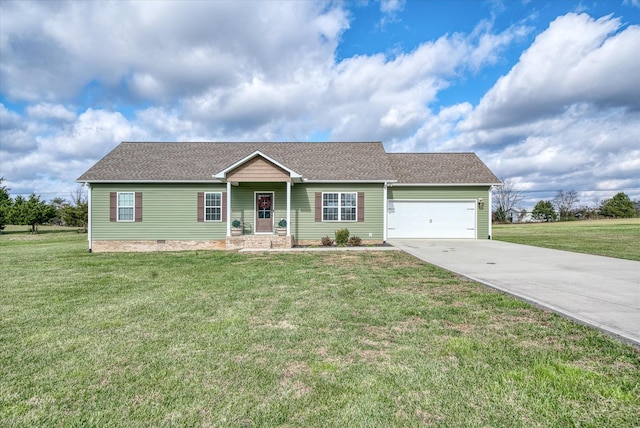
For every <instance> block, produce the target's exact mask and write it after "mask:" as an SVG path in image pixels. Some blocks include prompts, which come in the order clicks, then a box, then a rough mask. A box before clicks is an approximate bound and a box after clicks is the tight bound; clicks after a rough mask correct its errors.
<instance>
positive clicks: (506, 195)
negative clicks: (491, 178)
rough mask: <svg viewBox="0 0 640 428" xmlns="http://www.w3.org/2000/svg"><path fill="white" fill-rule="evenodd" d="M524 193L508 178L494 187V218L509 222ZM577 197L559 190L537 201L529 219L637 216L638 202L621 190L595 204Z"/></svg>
mask: <svg viewBox="0 0 640 428" xmlns="http://www.w3.org/2000/svg"><path fill="white" fill-rule="evenodd" d="M522 199H523V192H522V191H521V190H520V189H519V188H518V187H517V186H516V185H515V184H514V183H513V181H511V180H508V179H507V180H504V184H503V185H502V186H500V187H498V188H496V189H494V191H493V194H492V204H493V206H494V207H495V209H496V210H495V212H494V213H493V215H494V220H495V221H496V222H501V223H506V222H509V221H512V219H511V218H510V216H509V214H508V213H509V212H511V211H512V210H516V208H515V207H516V206H517V205H518V204H519V203H520V202H522ZM579 202H580V199H579V198H578V192H576V191H575V190H569V191H564V190H559V191H558V192H557V193H556V195H555V197H554V198H553V199H551V200H541V201H539V202H538V203H537V204H536V205H535V207H534V208H533V211H531V219H532V220H537V221H558V220H560V221H566V220H574V219H590V218H600V217H608V218H630V217H634V216H636V215H638V212H637V211H638V208H639V207H640V202H635V203H634V202H633V201H632V200H631V199H630V198H629V196H628V195H627V194H626V193H624V192H619V193H617V194H616V195H615V196H613V197H612V198H609V199H605V200H603V201H601V202H600V203H599V204H598V206H597V207H595V208H591V207H585V206H582V207H580V206H578V203H579ZM519 211H520V212H519V217H521V218H522V217H524V215H525V214H526V211H525V210H519Z"/></svg>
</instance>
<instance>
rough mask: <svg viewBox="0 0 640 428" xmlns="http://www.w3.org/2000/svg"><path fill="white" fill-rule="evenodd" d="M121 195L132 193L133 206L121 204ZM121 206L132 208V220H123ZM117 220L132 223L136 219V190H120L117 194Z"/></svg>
mask: <svg viewBox="0 0 640 428" xmlns="http://www.w3.org/2000/svg"><path fill="white" fill-rule="evenodd" d="M120 195H132V198H131V200H132V201H133V204H132V205H131V206H129V205H123V206H121V205H120ZM120 208H131V209H132V211H131V213H132V215H131V220H122V219H121V218H120ZM116 220H117V221H118V222H123V223H132V222H135V221H136V192H118V193H117V195H116Z"/></svg>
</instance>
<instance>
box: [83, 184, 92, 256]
mask: <svg viewBox="0 0 640 428" xmlns="http://www.w3.org/2000/svg"><path fill="white" fill-rule="evenodd" d="M85 184H86V185H87V188H88V191H87V239H88V241H89V252H91V249H92V248H91V247H92V242H91V191H92V189H91V184H90V183H85Z"/></svg>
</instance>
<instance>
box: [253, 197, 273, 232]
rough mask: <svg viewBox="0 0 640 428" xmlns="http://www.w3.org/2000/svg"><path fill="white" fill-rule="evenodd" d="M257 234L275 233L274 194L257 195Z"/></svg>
mask: <svg viewBox="0 0 640 428" xmlns="http://www.w3.org/2000/svg"><path fill="white" fill-rule="evenodd" d="M256 233H273V193H267V192H263V193H256Z"/></svg>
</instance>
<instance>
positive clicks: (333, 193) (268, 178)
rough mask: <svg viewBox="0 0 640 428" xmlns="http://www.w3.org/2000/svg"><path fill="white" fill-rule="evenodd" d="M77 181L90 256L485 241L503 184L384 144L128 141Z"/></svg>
mask: <svg viewBox="0 0 640 428" xmlns="http://www.w3.org/2000/svg"><path fill="white" fill-rule="evenodd" d="M78 182H80V183H85V184H86V185H88V187H89V192H88V195H89V233H88V235H89V250H90V251H137V250H141V251H150V250H177V249H225V248H226V249H237V248H243V247H252V246H253V247H258V248H265V247H267V248H271V247H284V248H287V247H291V246H293V245H296V244H298V245H305V244H306V245H318V244H320V240H321V238H322V237H323V236H327V235H328V236H331V237H333V235H334V232H335V230H336V229H339V228H347V229H349V231H350V233H351V236H359V237H360V238H361V239H362V240H363V243H365V244H367V243H382V242H384V241H387V240H388V239H393V238H461V239H487V238H491V215H490V213H491V206H490V201H491V193H490V192H491V186H492V185H498V184H500V180H499V179H498V178H497V177H496V176H495V175H494V174H493V173H492V172H491V171H490V170H489V169H488V168H487V166H486V165H485V164H484V163H483V162H482V161H481V160H480V159H479V158H478V157H477V156H476V155H475V154H473V153H387V152H385V149H384V147H383V145H382V143H381V142H362V143H351V142H350V143H309V142H303V143H149V142H144V143H142V142H140V143H137V142H124V143H121V144H120V145H118V146H117V147H116V148H115V149H114V150H113V151H111V152H110V153H108V154H107V155H106V156H105V157H104V158H102V159H101V160H100V161H98V162H97V163H96V164H95V165H93V166H92V167H91V168H90V169H89V170H88V171H86V172H85V173H84V174H82V175H81V176H80V177H79V178H78ZM282 219H284V222H286V229H284V232H283V235H284V236H279V235H278V234H277V233H276V228H277V226H278V223H280V221H281V220H282ZM234 220H238V221H239V223H241V227H242V234H241V236H233V234H232V223H233V221H234Z"/></svg>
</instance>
